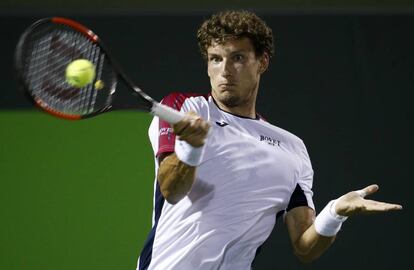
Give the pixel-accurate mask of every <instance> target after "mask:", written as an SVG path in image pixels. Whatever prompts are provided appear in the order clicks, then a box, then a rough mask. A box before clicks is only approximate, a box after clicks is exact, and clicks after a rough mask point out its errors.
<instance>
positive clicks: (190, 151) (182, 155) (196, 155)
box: [175, 139, 205, 167]
mask: <svg viewBox="0 0 414 270" xmlns="http://www.w3.org/2000/svg"><path fill="white" fill-rule="evenodd" d="M204 148H205V147H204V145H203V146H200V147H194V146H192V145H191V144H189V143H188V142H186V141H182V140H178V139H177V140H175V154H176V155H177V157H178V159H179V160H181V161H182V162H184V163H185V164H187V165H190V166H193V167H195V166H198V165H200V163H201V161H202V159H203V154H204Z"/></svg>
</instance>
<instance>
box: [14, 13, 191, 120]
mask: <svg viewBox="0 0 414 270" xmlns="http://www.w3.org/2000/svg"><path fill="white" fill-rule="evenodd" d="M77 59H87V60H89V61H90V62H92V63H93V64H94V66H95V74H96V75H95V78H94V79H93V81H92V82H91V83H89V84H87V85H86V86H84V87H81V88H76V87H73V86H72V85H71V84H69V83H68V82H67V81H66V77H65V72H66V67H67V66H68V65H69V64H70V63H71V62H72V61H74V60H77ZM15 66H16V70H17V75H18V78H19V81H20V82H21V84H22V86H23V88H24V89H25V90H26V92H27V94H28V96H29V97H30V99H31V100H32V101H33V102H34V103H35V104H36V105H37V106H38V107H40V108H41V109H43V110H44V111H46V112H47V113H49V114H52V115H54V116H57V117H60V118H63V119H70V120H80V119H85V118H89V117H93V116H96V115H99V114H101V113H105V112H108V111H111V110H114V109H117V108H115V107H114V104H113V100H114V96H115V94H116V89H117V84H118V81H119V80H120V81H122V82H124V83H125V84H126V85H127V86H128V88H129V89H130V90H131V93H132V94H133V95H134V96H135V97H136V101H137V102H136V107H135V108H136V109H139V110H142V111H147V112H151V113H152V114H154V115H156V116H158V117H160V118H162V119H163V120H165V121H167V122H169V123H170V124H175V123H177V122H179V121H180V120H181V119H182V118H183V117H184V114H183V113H181V112H179V111H176V110H174V109H172V108H170V107H167V106H165V105H163V104H160V103H158V102H157V101H155V100H154V99H152V98H151V97H150V96H148V95H147V94H146V93H144V92H143V91H142V90H141V89H140V88H138V87H137V86H136V85H135V84H134V83H133V82H132V81H131V80H130V79H129V78H128V77H127V76H126V75H125V73H124V72H122V70H121V68H120V66H118V65H117V64H116V63H115V62H114V60H113V58H112V57H111V56H110V54H109V52H108V50H107V48H106V47H105V45H104V44H103V42H102V41H101V40H100V38H99V37H98V36H97V35H96V34H94V33H93V32H92V31H91V30H90V29H88V28H87V27H85V26H83V25H81V24H80V23H78V22H75V21H73V20H70V19H67V18H61V17H52V18H45V19H41V20H38V21H37V22H35V23H33V24H32V25H31V26H29V27H28V28H27V29H26V30H25V31H24V33H23V34H22V36H21V37H20V39H19V42H18V44H17V48H16V53H15ZM119 108H120V107H119ZM119 108H118V109H119Z"/></svg>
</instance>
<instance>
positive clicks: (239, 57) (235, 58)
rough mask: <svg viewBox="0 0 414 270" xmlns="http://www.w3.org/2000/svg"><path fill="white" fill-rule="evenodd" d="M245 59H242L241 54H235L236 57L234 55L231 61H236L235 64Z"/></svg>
mask: <svg viewBox="0 0 414 270" xmlns="http://www.w3.org/2000/svg"><path fill="white" fill-rule="evenodd" d="M244 59H245V57H244V55H242V54H236V55H234V57H233V60H234V61H236V62H241V61H243V60H244Z"/></svg>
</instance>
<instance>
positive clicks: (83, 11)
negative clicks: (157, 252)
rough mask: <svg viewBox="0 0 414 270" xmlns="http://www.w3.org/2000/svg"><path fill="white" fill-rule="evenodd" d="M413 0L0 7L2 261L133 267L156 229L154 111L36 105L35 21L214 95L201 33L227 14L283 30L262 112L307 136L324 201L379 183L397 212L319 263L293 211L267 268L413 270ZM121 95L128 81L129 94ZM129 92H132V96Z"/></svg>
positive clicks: (177, 87)
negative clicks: (76, 24)
mask: <svg viewBox="0 0 414 270" xmlns="http://www.w3.org/2000/svg"><path fill="white" fill-rule="evenodd" d="M413 7H414V2H413V1H408V0H406V1H403V0H401V1H385V0H383V1H322V0H320V1H306V0H296V1H286V0H285V1H282V0H279V1H270V0H269V1H265V0H261V1H255V2H254V4H253V3H251V2H250V1H242V0H239V1H227V2H222V1H216V0H214V1H199V2H194V1H184V0H181V1H166V0H164V1H162V0H157V1H128V0H121V1H120V0H118V1H116V3H113V2H112V1H108V0H106V1H98V0H89V1H80V0H76V1H70V2H65V3H62V2H57V1H51V0H50V1H49V0H37V1H24V0H13V1H12V0H3V1H2V2H1V3H0V34H1V43H0V46H1V47H0V48H1V49H0V54H1V60H2V64H1V65H0V79H1V80H0V81H1V82H2V90H1V91H0V129H1V132H0V213H1V215H0V243H1V244H0V269H8V270H11V269H16V270H17V269H19V270H20V269H30V270H32V269H33V270H34V269H43V270H46V269H81V270H82V269H101V270H103V269H135V265H136V259H137V257H138V254H139V252H140V250H141V248H142V246H143V243H144V240H145V237H146V234H147V233H148V232H149V230H150V228H151V211H152V209H151V207H152V190H153V187H152V185H153V178H154V167H153V160H152V153H151V149H150V146H149V141H148V139H147V134H146V133H147V128H148V125H149V123H150V121H151V117H150V116H149V115H147V114H143V113H140V112H135V111H121V112H113V113H110V114H105V115H102V116H99V117H96V118H93V119H89V120H85V121H80V122H70V121H69V122H67V121H63V120H58V119H55V118H52V117H51V116H48V115H45V114H43V113H41V112H39V111H38V110H36V109H34V108H33V107H32V105H31V103H29V102H28V101H27V100H26V98H25V96H24V95H23V93H22V91H21V90H19V87H18V84H17V82H16V80H15V75H14V71H13V53H14V48H15V46H16V43H17V40H18V37H19V35H20V34H21V33H22V31H24V29H25V28H26V27H27V26H29V25H30V24H31V23H33V22H34V21H35V20H37V19H40V18H42V17H48V16H66V17H70V18H72V19H75V20H78V21H80V22H81V23H83V24H85V25H87V26H88V27H90V28H91V29H93V30H94V31H95V32H96V33H97V34H98V35H99V36H100V37H101V39H103V41H104V42H105V43H106V44H107V46H108V47H109V48H110V50H111V52H112V54H113V56H114V57H115V58H116V59H117V60H118V62H119V63H120V64H121V65H122V66H123V67H124V70H125V71H126V73H127V74H128V75H130V77H131V78H132V79H133V80H134V81H135V82H136V83H137V84H138V85H139V86H140V87H142V88H143V89H144V90H145V91H147V92H148V93H150V95H152V96H153V97H154V98H156V99H161V98H162V97H163V96H164V95H166V94H168V93H169V92H171V91H188V92H208V91H209V82H208V78H207V74H206V66H205V63H204V62H203V60H202V59H201V57H200V55H199V52H198V48H197V43H196V38H195V32H196V30H197V28H198V26H199V25H200V24H201V22H202V21H203V19H205V18H207V17H208V16H209V15H210V14H211V13H212V12H215V11H217V10H221V9H229V8H237V9H240V8H243V9H249V10H252V11H255V12H257V14H258V15H260V16H261V17H262V18H263V19H264V20H265V21H266V22H267V23H268V25H269V26H271V27H272V29H273V32H274V37H275V41H276V42H275V44H276V47H275V57H274V59H272V62H271V66H270V69H269V70H268V71H267V73H266V74H265V75H264V77H263V78H262V82H261V87H260V93H259V100H258V110H259V112H260V113H261V114H262V115H263V116H264V117H265V118H266V119H267V120H269V122H271V123H273V124H275V125H277V126H280V127H282V128H284V129H286V130H288V131H290V132H292V133H294V134H296V135H298V136H299V137H301V138H302V139H303V140H304V141H305V143H306V145H307V147H308V151H309V154H310V156H311V159H312V163H313V167H314V170H315V178H314V192H315V195H314V201H315V205H316V207H317V210H318V211H320V210H321V209H322V208H323V207H324V205H325V204H326V203H327V202H328V201H329V200H331V199H333V198H336V197H338V196H340V195H342V194H343V193H346V192H348V191H350V190H354V189H359V188H362V187H364V186H366V185H368V184H371V183H377V184H379V185H380V191H379V192H378V194H375V195H374V196H372V197H373V198H374V199H377V200H382V201H389V202H396V203H401V204H403V206H404V210H403V211H401V212H398V213H386V214H380V215H370V216H358V217H354V218H351V219H349V220H348V221H347V222H346V223H345V224H344V226H343V229H342V231H341V232H340V234H339V235H338V238H337V241H336V243H335V244H334V245H333V246H332V247H331V249H329V250H328V251H327V252H326V254H324V255H323V257H321V258H320V259H319V260H317V261H316V262H314V263H312V264H309V265H303V264H301V263H299V262H298V260H297V259H296V258H295V257H294V255H293V252H292V249H291V247H290V242H289V239H288V236H287V231H286V229H285V226H284V224H283V221H282V220H279V221H278V222H277V225H276V227H275V230H274V233H273V234H272V235H271V237H270V238H269V239H268V241H267V242H266V243H265V245H264V247H263V249H262V252H261V253H260V255H259V257H258V258H257V260H256V261H255V267H254V269H255V270H257V269H259V270H261V269H337V270H339V269H414V263H413V261H412V259H411V258H410V256H411V251H412V246H411V244H412V242H413V241H414V239H413V236H412V234H411V229H412V228H413V225H414V224H413V221H412V218H410V215H411V214H412V213H413V212H412V197H411V194H410V193H411V191H412V189H413V188H414V184H413V183H412V181H413V177H412V172H411V169H410V168H411V166H412V162H413V157H412V156H413V154H412V153H413V152H412V151H413V146H412V145H413V142H412V140H411V136H412V132H413V127H412V124H413V121H412V116H413V114H412V112H413V109H412V100H411V97H412V95H411V91H413V90H414V64H413V63H414V54H413V48H414V8H413ZM119 92H122V89H121V91H119ZM117 102H122V103H123V102H128V103H131V100H130V99H129V96H128V95H120V96H118V98H117Z"/></svg>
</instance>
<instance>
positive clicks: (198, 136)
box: [157, 112, 210, 204]
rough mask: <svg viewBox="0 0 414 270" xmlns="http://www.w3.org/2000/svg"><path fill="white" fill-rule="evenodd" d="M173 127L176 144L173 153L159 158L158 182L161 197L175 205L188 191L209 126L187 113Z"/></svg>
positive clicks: (194, 115) (197, 117)
mask: <svg viewBox="0 0 414 270" xmlns="http://www.w3.org/2000/svg"><path fill="white" fill-rule="evenodd" d="M173 128H174V133H175V134H176V135H177V136H178V137H177V140H178V141H179V143H178V144H177V143H176V145H175V153H172V154H168V155H163V156H161V157H159V162H160V167H159V169H158V176H157V179H158V183H159V185H160V190H161V193H162V194H163V196H164V198H165V199H166V200H167V201H168V202H169V203H171V204H176V203H177V202H179V201H180V200H181V199H182V198H184V197H185V196H186V195H187V193H188V192H189V191H190V190H191V187H192V185H193V183H194V180H195V176H196V169H197V160H198V159H200V158H201V156H200V151H202V148H203V146H204V143H205V140H206V137H207V134H208V130H209V128H210V125H209V123H208V122H206V121H204V120H203V119H202V118H201V117H200V116H198V115H197V114H196V113H194V112H188V113H187V114H186V115H185V117H184V118H183V119H182V120H181V121H180V122H178V123H177V124H175V125H174V126H173ZM180 142H182V143H180Z"/></svg>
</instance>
